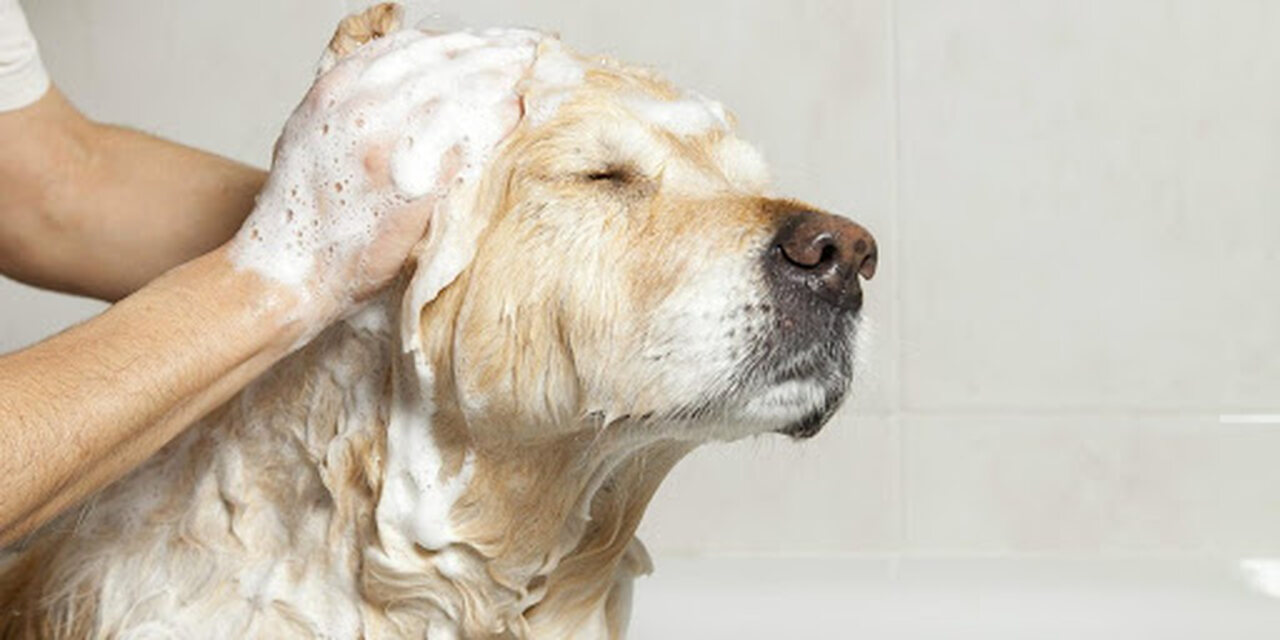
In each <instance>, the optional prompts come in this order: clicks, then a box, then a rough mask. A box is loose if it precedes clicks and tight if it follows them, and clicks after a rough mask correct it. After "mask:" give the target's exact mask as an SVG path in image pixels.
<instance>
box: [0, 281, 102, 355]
mask: <svg viewBox="0 0 1280 640" xmlns="http://www.w3.org/2000/svg"><path fill="white" fill-rule="evenodd" d="M106 306H107V305H106V304H104V303H102V302H98V301H97V300H89V299H87V298H78V297H75V296H68V295H62V294H59V293H51V292H48V291H42V290H40V289H35V288H32V287H28V286H26V285H23V284H19V283H17V282H14V281H13V280H9V279H7V278H3V277H0V354H5V353H8V352H10V351H16V350H18V349H21V348H23V347H26V346H28V345H30V344H32V343H34V342H37V341H40V340H43V339H44V338H47V337H49V336H51V335H53V334H55V333H57V332H59V331H62V330H63V329H66V328H67V327H70V326H71V325H73V324H75V323H77V322H80V321H81V320H84V319H85V318H88V317H90V316H92V315H94V314H97V313H100V312H101V311H102V310H103V309H105V308H106Z"/></svg>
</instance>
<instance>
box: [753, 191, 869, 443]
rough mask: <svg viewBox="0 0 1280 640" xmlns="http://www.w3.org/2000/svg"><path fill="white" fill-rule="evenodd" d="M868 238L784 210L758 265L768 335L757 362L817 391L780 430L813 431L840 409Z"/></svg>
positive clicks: (841, 223)
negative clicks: (810, 404)
mask: <svg viewBox="0 0 1280 640" xmlns="http://www.w3.org/2000/svg"><path fill="white" fill-rule="evenodd" d="M877 257H878V254H877V249H876V241H875V238H874V237H872V235H871V233H870V232H869V231H867V230H866V229H865V228H863V227H862V226H861V225H858V224H856V223H854V222H851V221H849V220H847V219H845V218H841V217H839V216H834V215H831V214H829V213H822V212H819V211H809V210H796V211H789V212H787V213H785V214H784V215H783V217H782V224H781V225H780V226H779V228H778V231H777V233H776V235H775V236H774V238H773V241H772V243H771V245H770V246H769V248H768V250H767V251H765V253H764V256H763V260H764V264H763V268H764V273H765V280H766V282H767V283H768V287H769V292H770V297H771V298H772V299H773V306H774V311H773V312H774V315H775V322H776V324H775V327H776V328H775V331H776V334H775V336H774V339H773V340H770V341H769V345H768V351H771V352H772V353H769V354H767V356H766V357H765V358H762V360H761V361H762V362H772V363H777V366H776V367H775V368H774V370H773V372H772V376H773V380H772V381H771V382H773V383H774V384H781V383H784V382H787V381H791V380H798V381H806V382H811V383H813V384H814V385H816V386H819V387H821V388H822V390H823V392H822V395H823V398H824V401H823V403H822V404H821V406H819V407H817V408H815V409H814V410H813V411H812V412H810V413H809V414H807V415H805V416H804V417H803V418H801V419H800V420H798V421H796V422H795V423H793V424H791V425H788V426H787V427H784V428H783V429H780V432H781V433H784V434H787V435H790V436H793V437H797V438H807V437H810V436H813V435H814V434H816V433H817V432H818V431H819V430H820V429H821V428H822V425H823V424H825V423H826V422H827V420H828V419H830V418H831V415H832V414H834V413H835V410H836V409H837V408H838V407H839V406H840V403H841V401H842V400H843V399H844V396H845V393H846V392H847V390H848V386H849V383H850V380H851V379H852V377H853V340H852V338H853V331H854V326H855V322H854V320H855V318H856V317H857V315H858V312H859V311H860V310H861V309H862V283H861V282H860V281H859V278H864V279H868V280H869V279H871V277H872V276H874V275H875V271H876V261H877Z"/></svg>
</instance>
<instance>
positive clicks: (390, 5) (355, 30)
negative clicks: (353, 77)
mask: <svg viewBox="0 0 1280 640" xmlns="http://www.w3.org/2000/svg"><path fill="white" fill-rule="evenodd" d="M403 16H404V11H403V9H402V7H401V6H400V5H398V4H396V3H394V2H383V3H380V4H375V5H373V6H372V7H369V8H368V9H365V10H364V11H362V12H360V13H353V14H351V15H349V16H347V17H345V18H343V19H342V22H339V23H338V28H337V29H335V30H334V32H333V38H331V39H330V40H329V46H328V48H326V49H325V51H324V54H323V55H321V56H320V62H319V64H317V65H316V75H320V74H322V73H324V72H326V71H328V70H330V69H332V68H333V65H335V64H337V63H338V60H341V59H342V57H343V56H345V55H347V54H349V53H351V52H352V51H355V50H356V48H358V47H359V46H360V45H362V44H364V43H366V42H369V41H370V40H376V39H378V38H381V37H383V36H385V35H387V34H388V33H392V32H393V31H396V30H397V29H399V28H400V24H401V21H402V19H403Z"/></svg>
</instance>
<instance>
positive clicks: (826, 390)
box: [774, 376, 849, 440]
mask: <svg viewBox="0 0 1280 640" xmlns="http://www.w3.org/2000/svg"><path fill="white" fill-rule="evenodd" d="M832 377H833V378H835V377H836V376H832ZM809 384H811V385H812V386H813V391H811V392H810V393H811V395H812V396H813V397H812V399H811V400H810V401H808V402H802V403H800V402H798V403H796V404H794V405H792V406H791V407H790V408H791V410H792V411H793V412H794V417H792V418H791V419H789V420H787V421H786V422H785V424H784V425H783V426H782V427H779V428H777V429H774V431H775V432H776V433H780V434H782V435H786V436H790V437H792V438H795V439H797V440H804V439H808V438H812V437H813V436H816V435H818V432H819V431H821V430H822V427H823V426H825V425H826V424H827V422H828V421H830V420H831V416H833V415H835V413H836V410H837V409H839V408H840V405H841V404H843V402H844V399H845V396H846V395H848V391H849V384H848V381H847V380H843V379H827V380H815V381H813V382H810V383H809Z"/></svg>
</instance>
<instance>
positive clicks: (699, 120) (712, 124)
mask: <svg viewBox="0 0 1280 640" xmlns="http://www.w3.org/2000/svg"><path fill="white" fill-rule="evenodd" d="M625 104H626V105H627V108H628V109H630V110H631V112H632V113H634V114H635V115H636V116H638V117H639V118H640V119H641V120H644V121H645V122H648V123H649V124H652V125H654V126H657V127H661V128H663V129H666V130H667V131H670V132H671V133H674V134H676V135H681V136H692V135H698V134H702V133H707V132H709V131H713V130H718V131H728V130H729V117H728V115H727V114H726V113H725V110H724V106H723V105H721V104H720V103H719V102H716V101H714V100H709V99H707V98H704V97H703V96H701V95H698V94H696V93H693V92H686V94H685V95H684V96H683V99H681V100H657V99H654V98H651V97H648V96H644V97H641V96H631V97H628V98H627V100H626V103H625Z"/></svg>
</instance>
